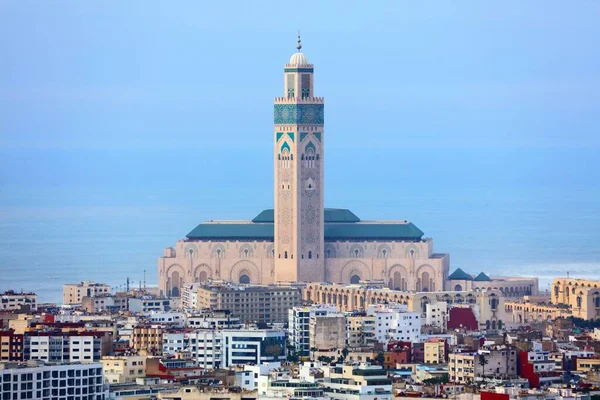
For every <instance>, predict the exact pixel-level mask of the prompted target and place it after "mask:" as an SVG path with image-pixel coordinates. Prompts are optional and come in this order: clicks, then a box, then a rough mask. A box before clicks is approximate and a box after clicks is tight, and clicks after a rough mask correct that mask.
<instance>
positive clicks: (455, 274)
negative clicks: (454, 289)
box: [448, 268, 473, 281]
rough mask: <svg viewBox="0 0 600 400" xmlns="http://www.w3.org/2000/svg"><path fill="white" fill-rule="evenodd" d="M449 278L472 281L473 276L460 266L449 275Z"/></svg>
mask: <svg viewBox="0 0 600 400" xmlns="http://www.w3.org/2000/svg"><path fill="white" fill-rule="evenodd" d="M448 279H449V280H457V281H472V280H473V277H472V276H471V275H469V274H467V273H466V272H465V271H463V270H462V269H460V268H457V269H456V271H454V272H453V273H451V274H450V276H449V277H448Z"/></svg>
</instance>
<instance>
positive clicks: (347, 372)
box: [321, 363, 394, 400]
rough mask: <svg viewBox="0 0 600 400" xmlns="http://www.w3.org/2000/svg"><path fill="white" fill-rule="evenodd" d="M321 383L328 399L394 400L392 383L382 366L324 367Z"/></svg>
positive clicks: (362, 364) (364, 364) (363, 364)
mask: <svg viewBox="0 0 600 400" xmlns="http://www.w3.org/2000/svg"><path fill="white" fill-rule="evenodd" d="M324 375H325V377H324V379H323V382H322V383H321V385H322V387H323V391H324V392H325V395H326V396H327V397H328V398H331V399H338V400H363V399H369V400H374V399H377V400H392V399H393V398H394V395H393V394H392V381H391V379H389V378H388V376H387V373H386V371H385V370H383V369H382V368H381V366H375V365H370V364H367V363H361V364H359V365H341V364H340V365H336V366H335V367H331V366H329V367H324Z"/></svg>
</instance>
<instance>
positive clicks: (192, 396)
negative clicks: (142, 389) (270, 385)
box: [156, 386, 258, 400]
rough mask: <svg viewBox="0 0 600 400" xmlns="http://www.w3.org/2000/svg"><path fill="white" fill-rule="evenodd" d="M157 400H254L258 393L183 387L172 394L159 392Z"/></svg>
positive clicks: (232, 389)
mask: <svg viewBox="0 0 600 400" xmlns="http://www.w3.org/2000/svg"><path fill="white" fill-rule="evenodd" d="M156 398H157V399H159V400H255V399H258V392H257V391H253V392H245V391H242V390H239V389H238V390H235V389H234V388H225V387H196V386H184V387H181V388H179V389H177V390H176V391H174V392H160V393H158V394H157V397H156Z"/></svg>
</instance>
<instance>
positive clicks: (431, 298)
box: [303, 283, 507, 329]
mask: <svg viewBox="0 0 600 400" xmlns="http://www.w3.org/2000/svg"><path fill="white" fill-rule="evenodd" d="M303 299H304V300H306V301H311V302H313V303H316V304H331V305H335V306H337V307H338V309H339V310H340V311H356V310H366V309H367V307H368V306H369V305H370V304H388V303H393V304H404V305H406V306H407V308H408V311H412V312H420V313H422V314H423V315H425V314H426V312H427V305H428V304H433V305H436V304H437V303H439V302H444V303H446V304H447V305H448V307H451V306H463V307H469V308H471V309H472V310H473V313H474V314H475V317H476V318H477V320H478V321H479V326H480V327H481V329H486V327H487V326H490V327H495V326H497V324H498V322H499V321H501V322H502V324H504V323H505V322H506V320H507V315H506V312H505V307H504V302H505V300H506V298H505V297H503V296H502V295H501V294H500V292H499V291H497V290H487V289H486V290H474V291H468V292H464V291H463V292H455V291H446V292H402V291H398V290H390V289H388V288H377V287H373V286H372V285H341V284H331V283H309V284H307V285H306V287H305V288H304V291H303Z"/></svg>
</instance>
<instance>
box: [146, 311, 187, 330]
mask: <svg viewBox="0 0 600 400" xmlns="http://www.w3.org/2000/svg"><path fill="white" fill-rule="evenodd" d="M150 322H151V323H153V324H166V325H170V326H173V327H175V328H183V327H184V326H185V325H186V315H185V314H184V313H182V312H177V311H164V312H162V311H158V312H153V313H151V314H150Z"/></svg>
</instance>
